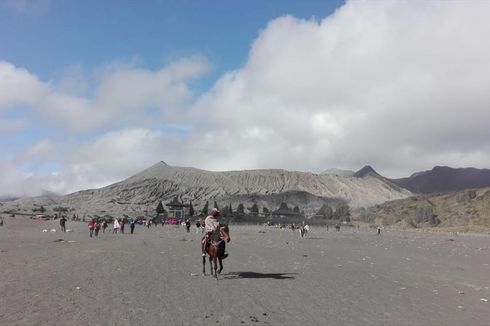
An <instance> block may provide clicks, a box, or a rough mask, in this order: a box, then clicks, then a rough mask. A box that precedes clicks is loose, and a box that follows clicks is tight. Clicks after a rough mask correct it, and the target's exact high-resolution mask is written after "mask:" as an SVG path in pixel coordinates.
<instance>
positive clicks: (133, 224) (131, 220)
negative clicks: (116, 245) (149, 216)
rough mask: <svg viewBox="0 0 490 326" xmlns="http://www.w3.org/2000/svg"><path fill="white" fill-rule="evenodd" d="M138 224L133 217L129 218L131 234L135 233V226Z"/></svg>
mask: <svg viewBox="0 0 490 326" xmlns="http://www.w3.org/2000/svg"><path fill="white" fill-rule="evenodd" d="M135 226H136V221H135V220H134V219H133V218H132V219H130V220H129V228H130V229H131V234H133V233H134V227H135Z"/></svg>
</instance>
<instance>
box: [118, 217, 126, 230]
mask: <svg viewBox="0 0 490 326" xmlns="http://www.w3.org/2000/svg"><path fill="white" fill-rule="evenodd" d="M124 224H126V221H125V219H124V218H119V226H120V228H121V233H124Z"/></svg>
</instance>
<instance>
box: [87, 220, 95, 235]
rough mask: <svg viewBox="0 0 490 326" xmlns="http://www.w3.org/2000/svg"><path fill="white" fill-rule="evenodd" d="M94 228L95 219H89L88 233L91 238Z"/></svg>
mask: <svg viewBox="0 0 490 326" xmlns="http://www.w3.org/2000/svg"><path fill="white" fill-rule="evenodd" d="M94 229H95V219H91V220H90V221H89V222H88V231H89V234H90V237H91V238H92V236H93V234H94Z"/></svg>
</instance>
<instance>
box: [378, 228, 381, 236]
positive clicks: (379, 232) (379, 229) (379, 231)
mask: <svg viewBox="0 0 490 326" xmlns="http://www.w3.org/2000/svg"><path fill="white" fill-rule="evenodd" d="M378 235H381V228H380V227H379V226H378Z"/></svg>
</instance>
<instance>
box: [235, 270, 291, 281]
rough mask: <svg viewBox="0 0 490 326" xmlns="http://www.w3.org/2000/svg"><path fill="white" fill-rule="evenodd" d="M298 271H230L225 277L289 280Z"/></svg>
mask: <svg viewBox="0 0 490 326" xmlns="http://www.w3.org/2000/svg"><path fill="white" fill-rule="evenodd" d="M297 274H298V273H255V272H229V273H226V274H225V279H229V280H232V279H238V278H271V279H275V280H288V279H294V278H295V277H294V276H292V275H297Z"/></svg>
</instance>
